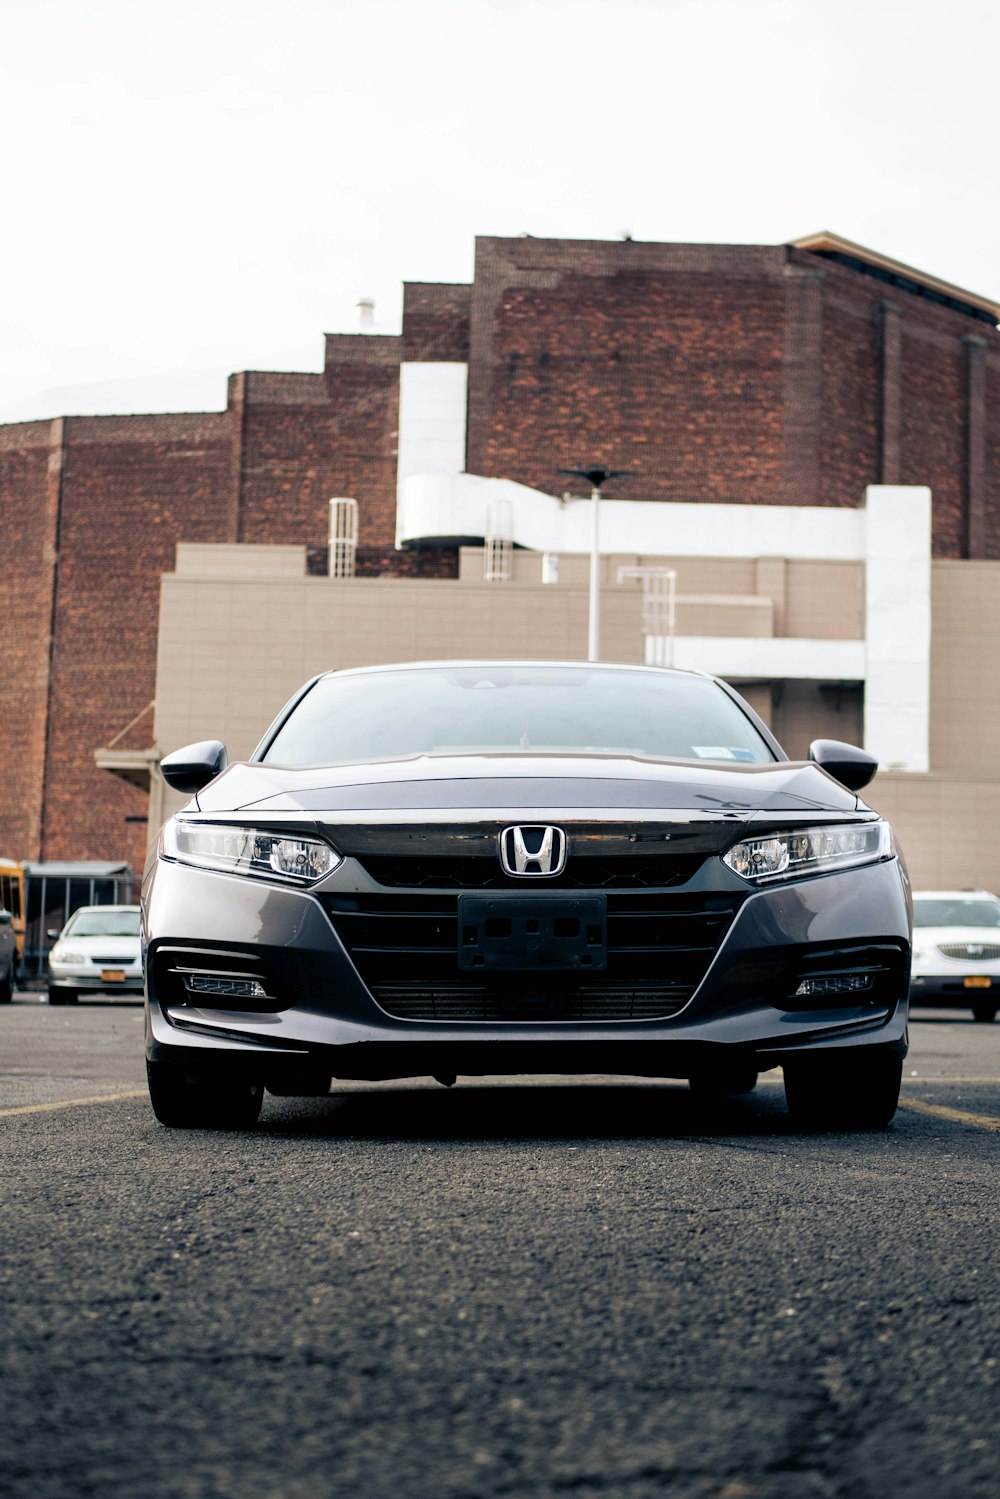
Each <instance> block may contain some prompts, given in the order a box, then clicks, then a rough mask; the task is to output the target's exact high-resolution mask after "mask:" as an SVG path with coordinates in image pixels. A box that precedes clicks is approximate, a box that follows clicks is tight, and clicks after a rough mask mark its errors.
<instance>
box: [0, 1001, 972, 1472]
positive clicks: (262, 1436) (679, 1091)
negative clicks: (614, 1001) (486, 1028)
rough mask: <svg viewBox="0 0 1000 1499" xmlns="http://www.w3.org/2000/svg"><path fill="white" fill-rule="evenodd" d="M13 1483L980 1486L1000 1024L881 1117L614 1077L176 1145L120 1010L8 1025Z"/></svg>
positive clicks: (477, 1093) (959, 1049)
mask: <svg viewBox="0 0 1000 1499" xmlns="http://www.w3.org/2000/svg"><path fill="white" fill-rule="evenodd" d="M0 1048H2V1051H0V1134H2V1140H3V1144H2V1150H3V1173H2V1180H0V1243H2V1250H3V1252H2V1255H0V1308H2V1320H3V1328H4V1333H3V1337H2V1341H0V1390H2V1399H3V1410H2V1420H0V1492H2V1493H3V1494H4V1495H5V1496H7V1499H29V1496H30V1499H56V1496H67V1499H70V1496H72V1499H77V1496H90V1495H94V1496H98V1495H100V1496H101V1499H108V1496H122V1499H131V1496H136V1499H140V1496H141V1499H236V1496H240V1499H244V1496H253V1499H316V1496H333V1499H340V1496H342V1495H343V1496H346V1495H351V1496H352V1499H353V1496H372V1499H383V1496H385V1499H390V1496H391V1499H438V1496H441V1499H459V1496H461V1499H492V1496H512V1499H541V1496H550V1495H563V1494H569V1495H573V1496H576V1499H591V1496H594V1499H596V1496H602V1499H608V1496H612V1499H618V1496H622V1499H646V1496H654V1495H655V1496H660V1495H669V1496H671V1499H674V1496H677V1499H689V1496H690V1499H812V1496H822V1499H827V1496H845V1499H847V1496H850V1499H885V1496H895V1495H899V1496H902V1495H906V1496H908V1499H924V1496H927V1499H931V1496H933V1499H952V1496H954V1499H959V1496H961V1499H967V1496H968V1499H977V1496H989V1499H995V1495H996V1494H997V1493H998V1491H1000V1479H998V1474H1000V1449H998V1441H997V1435H996V1420H995V1412H996V1406H997V1398H998V1394H1000V1277H998V1274H997V1253H998V1250H997V1245H998V1243H1000V1234H998V1228H1000V1194H998V1188H997V1163H998V1156H1000V1024H997V1025H994V1026H988V1027H987V1026H982V1025H978V1026H977V1025H974V1024H973V1023H972V1022H971V1020H968V1019H966V1018H965V1017H962V1016H952V1017H949V1016H946V1015H944V1014H933V1015H928V1016H926V1017H925V1018H922V1019H919V1020H918V1021H917V1022H916V1024H915V1025H914V1027H913V1034H912V1049H911V1054H910V1058H909V1060H908V1063H907V1069H906V1078H905V1083H904V1106H903V1107H902V1108H901V1109H900V1111H899V1113H898V1114H897V1117H896V1121H895V1123H894V1125H893V1126H892V1128H891V1129H890V1130H888V1131H886V1132H884V1133H876V1134H856V1135H851V1134H834V1135H818V1136H809V1135H801V1134H796V1133H795V1132H793V1131H792V1129H791V1127H790V1125H789V1123H788V1120H787V1117H786V1114H785V1110H784V1106H783V1100H782V1091H781V1087H780V1080H779V1078H778V1075H777V1074H774V1075H769V1076H768V1077H766V1078H765V1079H762V1081H761V1083H760V1085H759V1086H758V1088H757V1090H756V1092H755V1093H754V1094H753V1095H751V1096H749V1097H747V1098H743V1099H739V1100H734V1101H732V1102H731V1103H728V1104H726V1105H714V1106H712V1107H706V1106H705V1105H703V1104H700V1103H699V1101H698V1100H697V1099H696V1098H695V1097H694V1096H693V1095H692V1094H691V1093H690V1092H689V1091H688V1089H687V1088H686V1087H684V1086H682V1085H680V1084H671V1083H667V1084H659V1083H651V1082H649V1081H645V1080H640V1079H636V1080H634V1081H632V1080H629V1081H626V1082H622V1081H621V1080H608V1079H602V1078H597V1077H595V1078H589V1079H586V1080H583V1081H579V1082H578V1081H571V1080H564V1079H559V1078H541V1079H521V1080H506V1079H485V1080H475V1079H461V1080H460V1081H459V1083H458V1085H457V1086H456V1087H455V1088H454V1089H452V1090H445V1089H442V1088H440V1087H439V1086H438V1085H437V1084H434V1083H432V1082H429V1081H428V1082H426V1083H425V1082H418V1083H413V1082H406V1083H400V1084H350V1085H335V1089H336V1091H335V1092H334V1093H333V1094H332V1095H331V1097H330V1098H329V1099H323V1100H281V1099H272V1098H268V1099H267V1101H266V1103H265V1108H264V1113H263V1115H262V1119H261V1123H260V1125H259V1126H258V1127H257V1128H256V1129H254V1130H251V1131H248V1132H246V1133H244V1134H229V1133H225V1134H213V1133H202V1132H184V1131H168V1130H164V1129H162V1128H161V1127H160V1126H158V1125H157V1124H156V1123H155V1121H154V1120H153V1117H152V1114H151V1113H150V1110H149V1106H148V1102H147V1101H146V1099H145V1096H144V1082H143V1065H142V1023H141V1011H140V1010H139V1009H138V1008H136V1007H134V1006H132V1005H129V1004H124V1003H118V1004H114V1005H101V1004H84V1005H81V1006H79V1007H78V1008H75V1009H72V1010H69V1011H67V1010H63V1009H49V1008H48V1006H46V1005H44V1004H39V1003H36V1002H34V1001H33V1000H32V998H31V997H29V996H23V995H22V996H19V997H18V1001H17V1002H16V1003H15V1004H14V1005H12V1006H9V1007H7V1006H5V1007H3V1009H2V1011H0Z"/></svg>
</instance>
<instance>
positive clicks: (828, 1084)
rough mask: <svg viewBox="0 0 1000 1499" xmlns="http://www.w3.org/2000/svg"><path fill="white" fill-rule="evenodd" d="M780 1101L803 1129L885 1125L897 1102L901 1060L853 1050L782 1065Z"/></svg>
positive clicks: (878, 1052)
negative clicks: (783, 1084)
mask: <svg viewBox="0 0 1000 1499" xmlns="http://www.w3.org/2000/svg"><path fill="white" fill-rule="evenodd" d="M784 1074H785V1102H786V1104H787V1105H788V1112H789V1114H790V1115H791V1118H792V1123H793V1124H794V1125H795V1126H796V1128H798V1129H806V1130H855V1129H885V1128H886V1127H887V1126H888V1125H889V1124H890V1123H891V1122H892V1117H893V1115H894V1114H895V1112H896V1105H897V1103H898V1102H899V1085H900V1083H901V1082H902V1078H903V1059H902V1057H901V1056H899V1055H898V1053H895V1052H890V1051H883V1050H881V1049H879V1050H875V1049H872V1050H867V1049H861V1048H858V1049H856V1050H852V1051H844V1052H841V1053H840V1055H839V1056H838V1055H837V1054H836V1053H834V1052H830V1053H828V1054H827V1055H826V1056H812V1057H810V1056H803V1057H796V1058H794V1059H791V1060H789V1061H787V1062H786V1063H785V1064H784Z"/></svg>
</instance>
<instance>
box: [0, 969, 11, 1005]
mask: <svg viewBox="0 0 1000 1499" xmlns="http://www.w3.org/2000/svg"><path fill="white" fill-rule="evenodd" d="M13 998H14V969H13V968H12V967H11V968H8V969H7V977H6V978H5V979H0V1005H9V1004H10V1002H11V1000H12V999H13Z"/></svg>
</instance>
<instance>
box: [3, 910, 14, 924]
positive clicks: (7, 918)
mask: <svg viewBox="0 0 1000 1499" xmlns="http://www.w3.org/2000/svg"><path fill="white" fill-rule="evenodd" d="M13 920H14V918H13V916H12V915H11V914H10V912H9V911H5V910H4V909H3V907H2V906H0V926H10V924H11V922H12V921H13Z"/></svg>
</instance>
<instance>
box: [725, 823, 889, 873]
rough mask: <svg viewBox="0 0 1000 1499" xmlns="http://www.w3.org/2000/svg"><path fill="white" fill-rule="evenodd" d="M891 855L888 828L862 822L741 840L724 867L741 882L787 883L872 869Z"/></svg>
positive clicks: (726, 859) (880, 824)
mask: <svg viewBox="0 0 1000 1499" xmlns="http://www.w3.org/2000/svg"><path fill="white" fill-rule="evenodd" d="M892 853H893V847H892V829H891V828H890V826H889V824H888V823H887V822H882V821H879V822H860V823H857V822H856V823H848V824H846V825H845V824H841V825H839V826H831V827H825V828H794V829H788V830H787V831H782V832H777V833H768V834H767V835H766V837H763V838H745V839H744V840H743V842H742V843H736V844H734V845H733V847H732V848H731V849H730V850H729V852H728V853H726V854H723V856H722V862H723V864H726V865H728V867H729V868H730V869H731V870H733V872H734V873H735V874H738V875H740V876H741V877H742V878H743V879H744V880H751V881H753V882H754V883H755V884H761V883H762V882H763V881H765V880H790V879H794V878H795V877H796V876H798V875H809V874H825V873H826V871H827V870H829V869H849V868H851V867H852V866H853V865H855V864H874V863H876V862H877V861H878V860H879V859H888V858H890V857H891V855H892Z"/></svg>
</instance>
